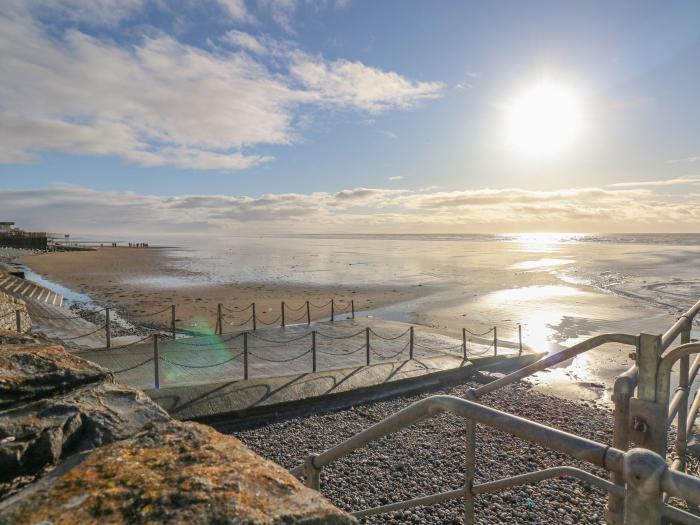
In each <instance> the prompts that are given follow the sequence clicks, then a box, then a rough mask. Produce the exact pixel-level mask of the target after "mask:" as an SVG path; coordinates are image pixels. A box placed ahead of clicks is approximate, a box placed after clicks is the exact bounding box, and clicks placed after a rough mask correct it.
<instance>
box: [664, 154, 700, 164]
mask: <svg viewBox="0 0 700 525" xmlns="http://www.w3.org/2000/svg"><path fill="white" fill-rule="evenodd" d="M699 160H700V155H696V156H693V157H684V158H682V159H671V160H667V161H666V163H667V164H680V163H683V162H697V161H699Z"/></svg>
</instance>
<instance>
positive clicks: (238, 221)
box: [0, 185, 700, 235]
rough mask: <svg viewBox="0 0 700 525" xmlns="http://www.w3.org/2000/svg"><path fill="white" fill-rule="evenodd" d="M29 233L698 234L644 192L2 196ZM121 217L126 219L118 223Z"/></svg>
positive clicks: (680, 198)
mask: <svg viewBox="0 0 700 525" xmlns="http://www.w3.org/2000/svg"><path fill="white" fill-rule="evenodd" d="M0 207H2V209H3V213H5V215H7V216H9V217H12V218H13V219H14V220H16V221H17V222H18V224H20V225H21V226H22V227H27V228H36V229H40V230H44V229H52V230H54V231H66V232H71V233H76V234H79V233H83V234H84V233H113V234H124V233H127V232H140V233H141V234H143V235H146V234H150V235H158V234H160V233H163V232H172V233H178V232H179V233H193V232H196V233H222V232H223V233H226V232H235V231H239V230H240V229H244V230H245V231H256V232H257V231H260V232H265V231H277V232H279V231H287V232H368V231H375V232H376V231H384V232H401V231H405V232H414V233H415V232H435V233H439V232H499V231H501V232H503V231H550V230H553V229H554V230H557V231H608V232H619V231H652V230H656V231H689V232H692V231H697V230H698V228H700V200H699V199H698V198H697V195H693V194H688V195H685V194H684V195H675V196H673V195H659V194H657V193H656V192H653V191H651V190H649V189H645V188H636V189H622V188H619V189H612V188H567V189H561V190H557V191H532V190H525V189H519V188H507V189H480V190H460V191H435V190H430V189H425V190H416V191H411V190H397V189H388V188H351V189H345V190H342V191H338V192H335V193H329V192H313V193H278V194H265V195H260V196H255V197H253V196H246V195H182V196H175V197H163V196H155V195H142V194H137V193H133V192H101V191H95V190H91V189H86V188H80V187H75V186H66V185H62V186H51V187H48V188H42V189H32V190H1V191H0ZM115 217H119V220H118V221H115V219H114V218H115Z"/></svg>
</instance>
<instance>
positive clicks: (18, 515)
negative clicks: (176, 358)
mask: <svg viewBox="0 0 700 525" xmlns="http://www.w3.org/2000/svg"><path fill="white" fill-rule="evenodd" d="M67 517H69V518H68V521H66V518H67ZM67 522H70V523H80V524H86V525H89V524H102V523H107V522H108V523H111V524H122V523H188V524H190V525H199V524H211V523H217V524H224V523H231V524H233V523H246V524H263V523H265V524H290V525H291V524H322V523H325V524H331V525H332V524H338V525H340V524H350V523H356V522H355V520H354V519H353V518H352V517H351V516H349V515H348V514H345V513H344V512H342V511H340V510H338V509H337V508H335V507H333V506H332V505H331V504H330V503H329V502H328V501H327V500H326V499H325V498H323V496H321V495H320V494H319V493H317V492H316V491H313V490H311V489H308V488H306V487H305V486H304V485H302V484H301V483H300V482H299V481H298V480H296V479H295V478H294V477H293V476H291V475H290V474H289V473H288V472H287V471H286V470H284V469H283V468H282V467H280V466H279V465H277V464H275V463H272V462H271V461H267V460H263V459H262V458H260V457H259V456H257V455H256V454H255V453H253V452H251V451H250V450H249V449H247V448H246V447H245V446H244V445H243V444H242V443H241V442H240V441H239V440H238V439H236V438H233V437H230V436H225V435H223V434H219V433H218V432H216V431H214V430H213V429H211V428H209V427H206V426H204V425H199V424H196V423H178V422H169V423H156V424H154V425H151V426H149V427H148V428H146V429H145V430H144V431H143V432H140V433H138V434H136V435H134V436H133V437H131V438H129V439H126V440H123V441H119V442H116V443H112V444H110V445H107V446H104V447H101V448H99V449H96V450H94V451H92V452H89V453H87V454H86V455H85V456H84V457H82V458H80V457H76V456H74V457H73V458H72V459H70V460H68V461H67V462H66V463H65V464H63V465H61V466H59V467H58V468H57V469H56V470H55V471H54V472H53V473H52V474H51V475H50V476H49V477H48V478H45V479H44V480H42V481H41V482H39V483H38V484H36V485H34V486H32V487H29V488H27V489H25V490H23V491H22V492H20V493H18V494H16V495H15V496H13V497H11V498H9V499H7V500H6V501H5V502H3V503H0V525H9V524H13V525H16V524H31V523H67Z"/></svg>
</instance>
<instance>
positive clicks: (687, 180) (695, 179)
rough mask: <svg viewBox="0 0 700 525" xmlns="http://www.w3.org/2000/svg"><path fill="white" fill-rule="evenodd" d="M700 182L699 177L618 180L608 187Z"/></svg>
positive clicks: (677, 184) (676, 184) (675, 184)
mask: <svg viewBox="0 0 700 525" xmlns="http://www.w3.org/2000/svg"><path fill="white" fill-rule="evenodd" d="M699 182H700V178H698V177H676V178H674V179H664V180H647V181H639V182H616V183H615V184H608V185H607V186H606V187H607V188H635V187H644V186H679V185H686V184H697V183H699Z"/></svg>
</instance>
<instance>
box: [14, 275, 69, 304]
mask: <svg viewBox="0 0 700 525" xmlns="http://www.w3.org/2000/svg"><path fill="white" fill-rule="evenodd" d="M0 291H1V292H5V293H6V294H8V295H11V296H13V297H17V298H19V299H24V300H25V301H26V300H29V299H31V300H32V301H35V302H37V303H45V304H48V305H53V306H58V307H61V306H63V296H62V295H61V294H57V293H56V292H54V291H52V290H49V289H48V288H46V287H44V286H41V285H40V284H37V283H35V282H34V281H29V280H27V279H22V278H21V277H16V276H14V275H11V274H9V273H4V272H3V273H0Z"/></svg>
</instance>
